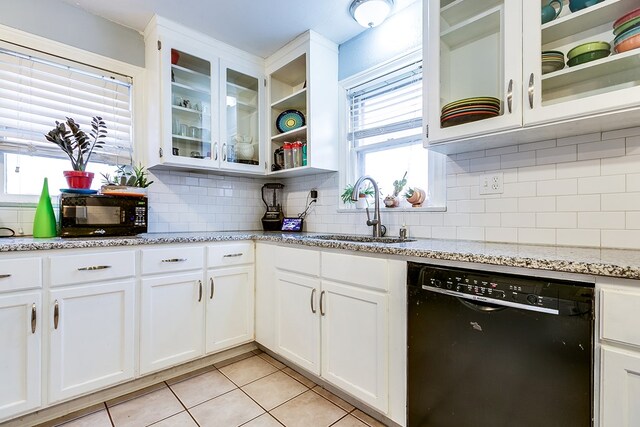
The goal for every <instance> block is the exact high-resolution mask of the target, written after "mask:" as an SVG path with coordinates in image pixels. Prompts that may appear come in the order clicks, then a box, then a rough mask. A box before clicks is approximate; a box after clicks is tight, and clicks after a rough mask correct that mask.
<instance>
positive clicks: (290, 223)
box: [282, 218, 302, 231]
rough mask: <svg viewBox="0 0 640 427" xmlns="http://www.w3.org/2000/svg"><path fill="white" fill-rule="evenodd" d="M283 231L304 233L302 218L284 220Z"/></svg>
mask: <svg viewBox="0 0 640 427" xmlns="http://www.w3.org/2000/svg"><path fill="white" fill-rule="evenodd" d="M282 231H302V218H284V219H283V220H282Z"/></svg>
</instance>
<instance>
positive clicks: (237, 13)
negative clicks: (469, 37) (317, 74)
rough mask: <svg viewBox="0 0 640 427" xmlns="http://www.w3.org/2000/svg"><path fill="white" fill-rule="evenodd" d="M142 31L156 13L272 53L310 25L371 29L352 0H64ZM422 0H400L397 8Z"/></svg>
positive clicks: (339, 38)
mask: <svg viewBox="0 0 640 427" xmlns="http://www.w3.org/2000/svg"><path fill="white" fill-rule="evenodd" d="M62 1H64V2H66V3H69V4H71V5H73V6H76V7H80V8H82V9H85V10H86V11H88V12H90V13H92V14H94V15H98V16H101V17H103V18H106V19H108V20H110V21H113V22H116V23H118V24H120V25H123V26H125V27H129V28H133V29H134V30H137V31H140V32H142V31H143V30H144V28H145V26H146V25H147V23H148V22H149V20H150V19H151V17H152V16H153V15H154V14H157V15H160V16H162V17H164V18H167V19H170V20H172V21H174V22H177V23H179V24H182V25H184V26H186V27H189V28H191V29H193V30H196V31H198V32H200V33H203V34H207V35H209V36H211V37H213V38H215V39H217V40H220V41H222V42H225V43H228V44H230V45H232V46H235V47H237V48H240V49H242V50H244V51H247V52H250V53H253V54H255V55H258V56H261V57H267V56H269V55H271V54H272V53H274V52H275V51H276V50H278V49H279V48H281V47H282V46H284V45H285V44H286V43H287V42H289V41H290V40H292V39H293V38H294V37H296V36H297V35H299V34H301V33H303V32H305V31H306V30H308V29H311V30H314V31H316V32H317V33H320V34H322V35H323V36H325V37H327V38H328V39H330V40H332V41H334V42H335V43H338V44H341V43H343V42H345V41H347V40H349V39H351V38H352V37H355V36H356V35H358V34H359V33H360V32H362V31H364V30H365V29H364V28H363V27H361V26H360V25H358V24H357V23H356V22H355V21H354V20H353V19H352V18H351V15H350V14H349V5H350V4H351V0H297V1H283V0H228V1H223V0H182V1H180V0H107V1H105V0H62ZM415 1H419V0H395V7H394V10H393V12H392V13H395V12H398V11H399V10H402V9H403V8H405V7H407V6H408V5H410V4H412V3H414V2H415Z"/></svg>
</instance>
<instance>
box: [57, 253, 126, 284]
mask: <svg viewBox="0 0 640 427" xmlns="http://www.w3.org/2000/svg"><path fill="white" fill-rule="evenodd" d="M50 260H51V285H52V286H58V285H69V284H73V283H88V282H95V281H98V280H99V281H104V280H112V279H120V278H124V277H132V276H135V274H136V252H135V251H118V252H101V253H93V254H86V255H79V254H76V255H58V256H52V257H51V258H50Z"/></svg>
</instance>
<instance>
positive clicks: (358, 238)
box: [309, 234, 416, 244]
mask: <svg viewBox="0 0 640 427" xmlns="http://www.w3.org/2000/svg"><path fill="white" fill-rule="evenodd" d="M309 239H318V240H335V241H339V242H350V243H387V244H392V243H406V242H415V241H416V239H408V238H407V239H401V238H400V237H372V236H362V235H357V234H321V235H317V236H309Z"/></svg>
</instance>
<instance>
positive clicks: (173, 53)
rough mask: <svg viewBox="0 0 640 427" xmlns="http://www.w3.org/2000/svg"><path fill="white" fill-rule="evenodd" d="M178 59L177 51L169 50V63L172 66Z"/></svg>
mask: <svg viewBox="0 0 640 427" xmlns="http://www.w3.org/2000/svg"><path fill="white" fill-rule="evenodd" d="M179 59H180V54H179V53H178V51H177V50H175V49H171V63H172V64H173V65H176V64H177V63H178V60H179Z"/></svg>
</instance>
